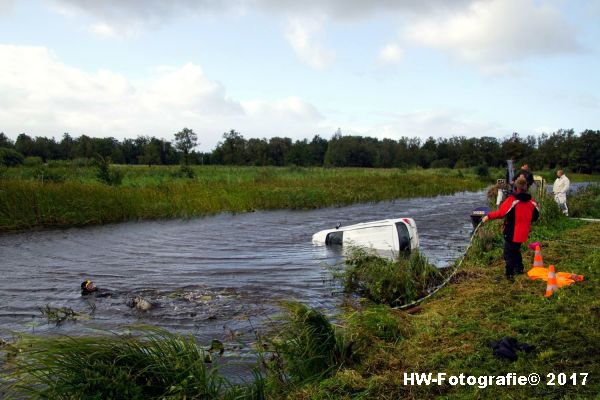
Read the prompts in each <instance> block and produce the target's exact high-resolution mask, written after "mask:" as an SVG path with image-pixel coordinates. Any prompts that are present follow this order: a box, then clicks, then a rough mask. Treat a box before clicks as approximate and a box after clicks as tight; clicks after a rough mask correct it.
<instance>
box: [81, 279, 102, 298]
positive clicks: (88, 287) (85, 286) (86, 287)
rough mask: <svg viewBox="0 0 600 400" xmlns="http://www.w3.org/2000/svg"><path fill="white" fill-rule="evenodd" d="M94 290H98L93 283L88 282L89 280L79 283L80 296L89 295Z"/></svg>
mask: <svg viewBox="0 0 600 400" xmlns="http://www.w3.org/2000/svg"><path fill="white" fill-rule="evenodd" d="M96 290H98V288H97V287H96V286H94V282H92V281H90V280H89V279H86V280H85V281H83V282H81V294H90V293H92V292H95V291H96Z"/></svg>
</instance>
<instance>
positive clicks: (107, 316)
mask: <svg viewBox="0 0 600 400" xmlns="http://www.w3.org/2000/svg"><path fill="white" fill-rule="evenodd" d="M484 204H485V201H484V194H483V192H478V193H458V194H456V195H452V196H438V197H433V198H415V199H402V200H396V201H391V202H380V203H372V204H358V205H352V206H347V207H338V208H324V209H319V210H310V211H289V210H284V211H261V212H255V213H247V214H235V215H232V214H221V215H216V216H210V217H204V218H197V219H191V220H169V221H152V222H131V223H123V224H114V225H106V226H99V227H88V228H77V229H68V230H52V231H40V232H32V233H21V234H11V235H3V236H0V277H1V279H0V328H2V330H3V333H2V334H3V335H4V334H6V332H7V331H27V332H32V331H34V332H36V333H42V334H46V333H57V334H90V333H92V332H94V331H95V330H96V329H100V330H111V329H114V330H118V329H119V328H121V327H122V326H123V325H128V324H138V323H142V324H152V325H157V326H162V327H165V328H168V329H170V330H172V331H177V332H185V333H192V334H194V335H195V336H196V337H198V339H200V341H202V342H207V343H208V342H209V341H210V340H211V339H213V338H216V339H220V340H223V341H224V342H226V343H235V342H238V341H241V342H249V341H252V340H253V338H254V335H253V328H258V327H260V326H261V324H263V323H264V322H265V321H266V320H268V319H269V318H271V317H272V316H273V315H274V314H275V313H276V312H277V310H278V306H277V304H278V302H279V301H280V300H284V299H296V300H299V301H302V302H305V303H308V304H310V305H312V306H318V307H323V308H325V309H327V310H330V311H331V310H333V309H334V308H335V306H336V305H338V304H339V303H340V302H341V298H342V296H341V295H340V294H339V293H335V290H334V288H333V287H332V285H331V283H330V272H329V270H328V269H327V268H325V267H324V265H326V264H335V263H337V262H340V260H341V257H342V254H340V250H339V249H331V248H328V247H319V246H314V245H313V244H312V243H311V236H312V234H313V233H315V232H317V231H319V230H322V229H329V228H332V227H334V226H335V225H336V224H337V223H342V224H343V225H349V224H353V223H359V222H365V221H372V220H378V219H386V218H399V217H412V218H414V219H415V221H416V223H417V227H418V230H419V235H420V241H421V250H422V252H423V253H424V254H425V255H426V256H428V257H429V259H430V260H431V261H433V262H435V263H436V264H437V265H438V266H443V265H445V264H447V263H448V262H450V261H452V260H454V259H455V258H457V257H458V256H459V255H460V254H461V252H462V250H463V249H464V247H465V246H466V245H467V242H468V239H469V234H470V230H471V226H470V223H469V213H470V211H471V210H472V209H473V208H475V207H478V206H481V205H484ZM86 278H89V279H92V280H93V281H94V282H95V284H96V285H97V286H98V287H100V288H104V289H107V290H110V291H111V292H112V296H111V297H107V298H92V299H85V298H83V297H82V296H81V295H80V283H81V282H82V281H83V280H84V279H86ZM132 296H142V297H143V298H144V299H146V300H148V301H150V302H151V303H153V304H154V305H155V307H154V308H153V309H151V310H149V311H139V310H137V309H135V308H130V307H128V306H127V304H126V303H127V302H128V300H129V299H130V298H131V297H132ZM46 305H50V306H52V307H70V308H72V309H73V310H74V311H76V312H79V313H81V314H83V315H89V317H86V318H83V319H81V320H79V321H76V322H74V321H67V322H64V323H62V324H60V325H59V326H56V324H53V323H47V320H46V319H45V318H44V317H42V315H41V312H40V307H44V306H46Z"/></svg>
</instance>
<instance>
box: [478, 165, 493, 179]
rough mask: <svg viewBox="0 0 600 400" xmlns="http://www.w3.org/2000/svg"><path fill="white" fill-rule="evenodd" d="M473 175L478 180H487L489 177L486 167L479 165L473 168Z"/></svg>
mask: <svg viewBox="0 0 600 400" xmlns="http://www.w3.org/2000/svg"><path fill="white" fill-rule="evenodd" d="M475 174H476V175H477V176H478V177H479V178H480V179H487V178H489V177H490V170H489V168H488V166H487V165H485V164H481V165H478V166H477V167H475Z"/></svg>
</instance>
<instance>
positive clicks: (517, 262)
mask: <svg viewBox="0 0 600 400" xmlns="http://www.w3.org/2000/svg"><path fill="white" fill-rule="evenodd" d="M539 216H540V210H539V208H538V205H537V203H536V202H535V201H533V199H532V198H531V195H530V194H529V193H527V180H526V179H525V178H524V177H522V176H521V177H519V178H517V180H516V181H515V190H514V191H513V193H512V194H511V195H510V196H508V198H507V199H506V200H505V201H504V202H503V203H502V204H501V205H500V208H499V209H498V210H497V211H493V212H491V213H489V214H488V215H486V216H485V217H483V218H482V219H481V222H487V221H488V220H490V219H498V218H504V261H505V262H506V278H507V279H508V280H509V281H511V282H514V279H515V274H522V273H524V272H525V269H524V267H523V258H522V256H521V244H522V243H524V242H526V241H527V238H528V237H529V230H530V228H531V223H532V222H535V221H537V219H538V218H539Z"/></svg>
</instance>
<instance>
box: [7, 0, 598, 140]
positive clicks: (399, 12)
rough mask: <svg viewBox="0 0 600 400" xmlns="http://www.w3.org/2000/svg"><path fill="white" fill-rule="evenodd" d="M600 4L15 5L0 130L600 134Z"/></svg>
mask: <svg viewBox="0 0 600 400" xmlns="http://www.w3.org/2000/svg"><path fill="white" fill-rule="evenodd" d="M599 39H600V0H571V1H568V0H450V1H449V0H429V1H422V0H379V1H377V0H303V1H298V0H228V1H221V0H171V1H163V0H0V132H4V133H5V134H6V135H7V136H8V137H10V138H12V139H15V138H16V137H17V136H18V135H19V134H20V133H27V134H28V135H30V136H46V137H50V136H54V137H56V138H60V137H61V136H62V134H63V133H64V132H69V133H70V134H71V135H72V136H79V135H82V134H86V135H88V136H93V137H108V136H112V137H115V138H117V139H123V138H134V137H137V136H140V135H149V136H156V137H158V138H163V139H166V140H172V138H173V134H174V133H175V132H178V131H180V130H181V129H182V128H184V127H188V128H190V129H193V130H194V132H196V133H197V134H198V137H199V141H200V149H201V150H210V149H212V148H214V146H215V145H216V144H217V143H218V142H219V140H221V139H222V135H223V133H224V132H227V131H229V130H231V129H235V130H236V131H238V132H240V133H241V134H242V135H244V137H246V138H251V137H260V138H262V137H265V138H270V137H273V136H285V137H291V138H293V139H304V138H308V139H309V140H310V138H312V137H313V136H314V135H316V134H318V135H320V136H322V137H324V138H330V137H331V136H332V135H333V134H334V133H335V132H336V130H337V129H338V128H339V129H340V130H341V132H342V134H344V135H350V134H353V135H364V136H371V137H377V138H391V139H399V138H400V137H402V136H407V137H420V138H422V139H425V138H427V137H429V136H433V137H435V138H441V137H451V136H467V137H481V136H494V137H498V138H504V137H507V136H509V135H510V134H511V133H512V132H519V133H520V134H521V135H529V134H541V133H544V132H546V133H550V132H554V131H556V130H558V129H561V128H563V129H575V131H576V132H581V131H583V130H585V129H600V73H599V71H600V40H599Z"/></svg>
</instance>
